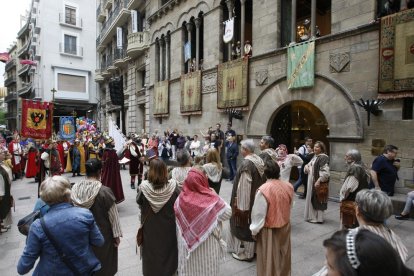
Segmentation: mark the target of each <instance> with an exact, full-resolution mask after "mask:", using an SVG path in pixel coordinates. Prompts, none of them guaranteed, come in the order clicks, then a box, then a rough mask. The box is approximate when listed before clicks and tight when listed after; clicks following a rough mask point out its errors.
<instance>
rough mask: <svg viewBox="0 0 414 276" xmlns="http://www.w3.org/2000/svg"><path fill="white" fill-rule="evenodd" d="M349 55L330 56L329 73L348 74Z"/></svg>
mask: <svg viewBox="0 0 414 276" xmlns="http://www.w3.org/2000/svg"><path fill="white" fill-rule="evenodd" d="M350 64H351V55H350V53H349V52H345V53H336V54H330V56H329V68H330V71H331V73H341V72H349V70H350Z"/></svg>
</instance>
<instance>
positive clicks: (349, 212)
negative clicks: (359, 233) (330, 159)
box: [339, 149, 369, 228]
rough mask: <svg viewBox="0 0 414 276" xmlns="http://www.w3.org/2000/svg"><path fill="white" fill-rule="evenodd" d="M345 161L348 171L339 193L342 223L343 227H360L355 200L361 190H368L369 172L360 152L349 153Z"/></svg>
mask: <svg viewBox="0 0 414 276" xmlns="http://www.w3.org/2000/svg"><path fill="white" fill-rule="evenodd" d="M344 159H345V162H346V164H347V166H348V171H347V173H346V176H345V179H344V183H343V185H342V187H341V190H340V192H339V200H340V201H341V207H340V215H341V223H342V226H343V227H346V228H354V227H357V226H358V223H357V218H356V213H355V206H354V202H355V198H356V195H357V193H358V192H359V191H360V190H362V189H366V188H368V183H369V172H368V170H367V168H366V167H365V166H364V164H363V163H362V160H361V153H359V151H358V150H356V149H351V150H349V151H347V153H346V154H345V158H344Z"/></svg>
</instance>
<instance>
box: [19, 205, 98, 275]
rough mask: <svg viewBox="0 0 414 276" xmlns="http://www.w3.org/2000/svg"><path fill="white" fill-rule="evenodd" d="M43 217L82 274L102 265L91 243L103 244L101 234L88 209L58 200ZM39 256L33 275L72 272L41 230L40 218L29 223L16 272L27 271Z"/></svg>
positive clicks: (95, 269)
mask: <svg viewBox="0 0 414 276" xmlns="http://www.w3.org/2000/svg"><path fill="white" fill-rule="evenodd" d="M44 220H45V224H46V226H47V227H48V229H49V232H50V234H51V235H52V236H53V237H54V238H55V240H56V241H57V243H58V244H59V245H60V247H61V249H62V251H63V252H64V253H65V254H66V255H67V256H68V257H69V259H70V261H71V262H72V263H73V265H75V266H76V268H77V269H78V271H79V272H81V273H82V274H81V275H90V274H91V273H92V272H93V271H98V270H99V269H100V268H101V264H100V263H99V261H98V259H97V258H96V257H95V255H94V254H93V252H92V249H91V245H94V246H102V245H103V244H104V238H103V236H102V234H101V232H100V231H99V228H98V226H97V225H96V222H95V220H94V218H93V215H92V213H91V212H90V211H89V210H88V209H85V208H78V207H73V206H72V205H71V204H69V203H59V204H55V205H52V206H50V209H49V212H48V213H46V214H45V216H44ZM38 257H40V260H39V263H38V264H37V266H36V269H35V270H34V272H33V275H42V276H45V275H65V276H69V275H74V273H73V272H72V271H71V270H70V269H69V268H68V267H67V266H66V265H65V264H64V263H63V262H62V261H61V259H60V257H59V255H58V253H57V251H56V250H55V248H54V247H53V245H52V244H51V243H50V241H49V240H48V238H47V237H46V234H45V233H44V232H43V228H42V226H41V224H40V220H39V219H38V220H36V221H34V222H33V223H32V225H31V227H30V231H29V235H28V238H27V244H26V247H25V248H24V251H23V254H22V256H21V257H20V260H19V263H18V265H17V272H18V273H19V274H21V275H22V274H26V273H28V272H29V271H30V270H31V269H32V268H33V266H34V264H35V262H36V260H37V258H38Z"/></svg>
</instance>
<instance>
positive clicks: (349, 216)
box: [339, 200, 357, 228]
mask: <svg viewBox="0 0 414 276" xmlns="http://www.w3.org/2000/svg"><path fill="white" fill-rule="evenodd" d="M355 206H356V203H355V202H354V201H352V200H344V201H341V205H340V207H339V212H340V215H341V220H342V225H344V226H345V227H347V228H352V227H355V226H356V225H357V218H356V211H355Z"/></svg>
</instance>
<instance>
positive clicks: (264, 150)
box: [259, 135, 277, 163]
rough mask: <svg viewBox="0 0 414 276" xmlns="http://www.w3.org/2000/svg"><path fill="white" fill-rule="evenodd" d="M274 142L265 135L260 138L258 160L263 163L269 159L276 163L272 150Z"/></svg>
mask: <svg viewBox="0 0 414 276" xmlns="http://www.w3.org/2000/svg"><path fill="white" fill-rule="evenodd" d="M274 144H275V140H274V139H273V138H272V137H270V136H269V135H265V136H263V137H262V139H261V140H260V143H259V148H260V154H259V156H260V158H262V159H263V162H266V161H267V160H269V159H271V160H273V161H274V162H275V163H277V152H276V151H275V149H274Z"/></svg>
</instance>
